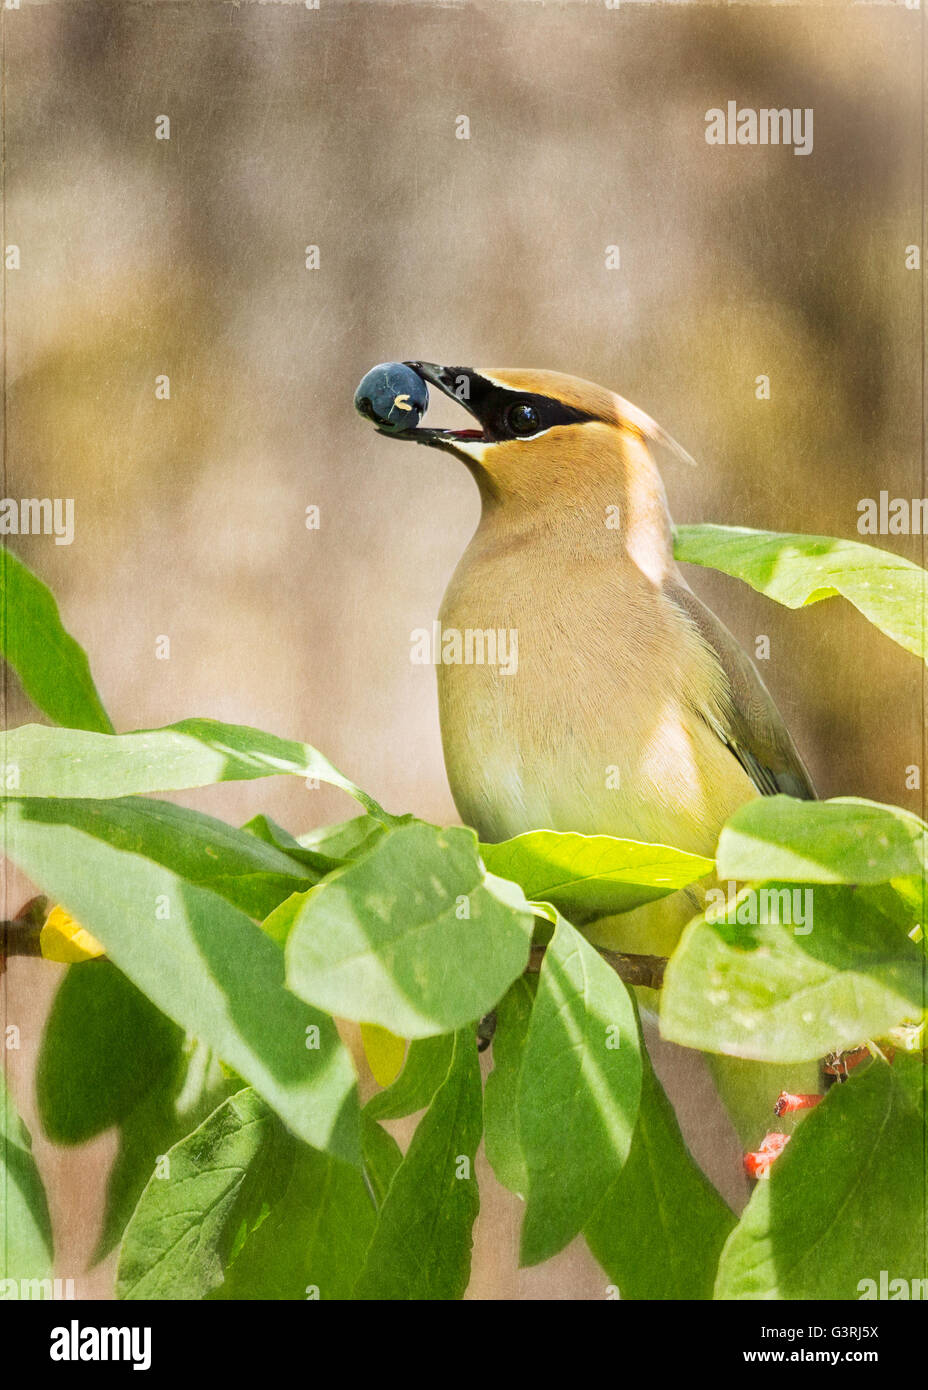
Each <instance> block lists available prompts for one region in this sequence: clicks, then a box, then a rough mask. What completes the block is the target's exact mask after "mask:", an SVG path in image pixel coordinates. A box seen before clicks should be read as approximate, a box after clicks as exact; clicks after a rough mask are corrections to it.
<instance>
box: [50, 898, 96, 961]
mask: <svg viewBox="0 0 928 1390" xmlns="http://www.w3.org/2000/svg"><path fill="white" fill-rule="evenodd" d="M39 949H40V950H41V952H42V955H43V957H44V959H45V960H55V961H59V962H60V963H61V964H62V965H75V964H77V962H78V961H82V960H96V958H97V957H98V956H102V955H105V954H106V952H105V950H104V948H103V947H102V946H101V945H100V943H99V941H98V940H97V938H96V937H95V936H91V935H90V932H89V931H87V930H86V929H85V928H84V927H82V926H81V924H80V922H75V920H74V918H73V917H69V916H68V914H67V913H66V912H65V910H64V908H63V907H53V908H52V910H51V912H50V913H49V914H48V916H47V917H46V919H45V926H44V927H43V928H42V930H41V932H40V934H39Z"/></svg>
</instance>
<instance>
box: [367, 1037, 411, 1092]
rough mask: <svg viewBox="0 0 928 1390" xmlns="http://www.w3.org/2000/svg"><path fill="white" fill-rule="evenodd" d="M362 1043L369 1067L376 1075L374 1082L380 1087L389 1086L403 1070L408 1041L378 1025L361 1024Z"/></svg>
mask: <svg viewBox="0 0 928 1390" xmlns="http://www.w3.org/2000/svg"><path fill="white" fill-rule="evenodd" d="M361 1041H362V1042H363V1044H364V1055H365V1056H366V1057H367V1065H368V1066H369V1067H370V1069H371V1071H372V1072H373V1073H374V1080H375V1081H376V1082H377V1084H378V1085H380V1086H389V1085H390V1083H391V1082H393V1081H395V1080H396V1078H397V1077H398V1076H399V1074H400V1072H401V1071H402V1069H403V1061H404V1059H405V1057H406V1039H405V1038H398V1037H397V1036H396V1034H395V1033H391V1032H390V1031H389V1030H388V1029H386V1028H381V1027H380V1026H379V1024H377V1023H362V1024H361Z"/></svg>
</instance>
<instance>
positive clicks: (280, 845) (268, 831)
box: [242, 816, 380, 882]
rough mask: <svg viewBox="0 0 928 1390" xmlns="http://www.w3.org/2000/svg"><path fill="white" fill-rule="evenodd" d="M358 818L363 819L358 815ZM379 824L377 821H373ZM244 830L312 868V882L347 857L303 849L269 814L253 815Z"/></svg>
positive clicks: (343, 861) (345, 860) (344, 860)
mask: <svg viewBox="0 0 928 1390" xmlns="http://www.w3.org/2000/svg"><path fill="white" fill-rule="evenodd" d="M357 819H358V820H363V819H364V817H363V816H359V817H358V818H357ZM374 824H375V825H379V824H380V822H379V821H375V822H374ZM242 829H243V830H244V831H247V833H248V834H249V835H253V836H254V837H255V839H256V840H261V841H263V843H264V844H266V845H272V846H273V847H274V849H278V850H280V851H281V852H282V853H283V854H286V855H288V856H289V858H291V859H295V860H296V862H297V863H298V864H301V865H303V867H304V868H306V869H310V870H312V874H311V878H312V881H313V882H316V881H317V880H318V879H320V878H322V877H323V876H324V875H325V874H330V873H331V872H332V870H333V869H340V868H341V867H342V865H343V864H345V863H347V859H336V858H334V857H333V856H332V855H330V854H320V853H319V852H318V851H317V850H312V849H305V848H304V847H303V845H301V844H300V842H299V840H297V839H295V838H294V836H293V835H291V834H290V832H289V830H284V828H283V826H280V825H278V824H277V823H276V821H272V820H271V818H270V816H253V817H252V819H251V820H250V821H246V823H245V824H244V825H243V826H242Z"/></svg>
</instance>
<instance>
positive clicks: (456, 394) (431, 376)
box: [390, 362, 492, 461]
mask: <svg viewBox="0 0 928 1390" xmlns="http://www.w3.org/2000/svg"><path fill="white" fill-rule="evenodd" d="M403 366H404V367H409V368H410V369H411V370H412V371H414V372H415V373H416V375H417V376H421V377H422V380H423V381H427V382H428V384H429V385H430V386H437V387H438V389H439V391H441V392H442V393H443V394H444V395H446V396H448V397H450V399H451V400H453V401H457V402H458V404H459V405H463V406H464V409H465V410H467V411H468V412H469V413H470V414H471V415H473V417H474V419H475V420H476V421H477V423H478V424H480V423H481V421H480V407H481V403H482V402H484V401H485V400H486V397H487V393H488V392H489V391H490V390H492V383H491V382H489V381H487V380H486V379H485V378H484V377H482V376H481V375H480V373H479V372H476V371H474V369H473V367H439V366H437V365H436V363H434V362H404V363H403ZM390 437H391V438H392V439H411V440H413V442H414V443H416V444H428V445H429V446H430V447H431V448H433V449H447V450H449V451H450V452H451V453H456V454H459V455H460V456H461V457H463V458H465V459H468V460H470V461H473V459H474V452H473V450H474V449H475V447H476V448H479V447H480V446H482V445H483V444H486V443H488V442H489V441H488V439H487V436H486V435H485V434H484V432H483V429H466V430H438V429H432V428H430V427H428V426H425V425H419V426H418V427H417V428H416V429H411V430H396V431H393V432H391V435H390Z"/></svg>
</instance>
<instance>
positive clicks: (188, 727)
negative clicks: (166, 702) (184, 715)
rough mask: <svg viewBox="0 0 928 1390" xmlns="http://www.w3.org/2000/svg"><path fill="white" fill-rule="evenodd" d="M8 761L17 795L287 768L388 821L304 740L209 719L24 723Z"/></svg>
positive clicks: (209, 780) (207, 779)
mask: <svg viewBox="0 0 928 1390" xmlns="http://www.w3.org/2000/svg"><path fill="white" fill-rule="evenodd" d="M6 762H7V766H10V765H11V764H12V765H13V766H15V767H16V768H17V769H18V773H19V785H18V787H17V789H16V792H15V794H16V796H46V797H58V796H62V797H77V796H81V797H83V796H92V797H116V796H134V795H136V794H138V793H140V792H158V791H183V790H185V789H186V788H188V787H206V786H210V785H212V784H213V783H215V782H241V781H250V780H253V779H254V778H256V777H276V776H279V775H281V774H285V773H286V774H291V775H296V776H299V777H315V778H318V780H319V781H321V782H328V783H330V784H331V785H332V786H333V787H340V788H341V789H342V791H346V792H348V793H349V795H351V796H353V797H354V798H355V799H356V800H357V801H360V802H361V804H362V805H363V806H364V807H366V809H367V810H368V811H370V812H371V814H372V815H375V816H377V817H378V818H382V819H387V820H391V818H390V817H388V816H387V814H386V812H385V811H384V810H383V808H382V807H380V806H378V805H377V802H376V801H374V800H373V798H372V797H369V796H368V795H367V793H366V792H362V791H361V790H360V789H359V788H358V787H356V786H355V785H354V783H353V782H349V781H348V778H347V777H344V776H343V775H342V773H340V772H339V771H338V769H337V768H335V767H333V766H332V764H331V763H330V762H329V760H328V759H327V758H324V757H323V756H322V754H321V753H318V752H317V751H316V749H315V748H311V747H310V746H309V744H308V743H296V742H294V741H293V740H292V739H285V738H278V737H277V736H276V735H275V734H266V733H263V732H262V731H261V730H260V729H250V728H248V727H247V726H246V725H244V724H220V723H219V722H218V721H217V720H215V719H184V720H182V721H181V723H179V724H169V725H168V726H167V727H166V728H164V729H148V730H141V731H139V732H138V733H133V734H99V733H85V732H83V731H81V730H79V729H49V728H47V727H46V726H45V725H43V724H24V725H23V726H22V728H19V729H11V730H10V731H9V733H7V735H6Z"/></svg>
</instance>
